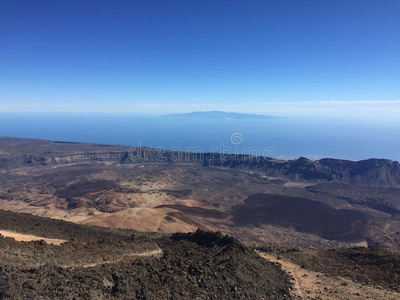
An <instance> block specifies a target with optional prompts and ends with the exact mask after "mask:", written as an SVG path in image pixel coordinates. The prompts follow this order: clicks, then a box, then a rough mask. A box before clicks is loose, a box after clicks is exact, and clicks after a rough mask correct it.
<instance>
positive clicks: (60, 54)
mask: <svg viewBox="0 0 400 300" xmlns="http://www.w3.org/2000/svg"><path fill="white" fill-rule="evenodd" d="M210 109H221V110H230V111H243V112H259V113H270V114H278V115H299V114H300V115H312V114H316V113H317V114H319V115H332V114H335V115H338V116H340V115H345V116H349V117H351V116H352V115H358V116H359V115H365V116H379V117H380V118H381V117H385V116H389V115H390V116H392V117H396V116H397V114H398V113H400V1H399V0H385V1H376V0H335V1H331V0H313V1H310V0H302V1H298V0H292V1H285V0H283V1H282V0H279V1H278V0H277V1H266V0H263V1H251V0H248V1H247V0H246V1H244V0H240V1H239V0H230V1H228V0H193V1H192V0H167V1H166V0H163V1H161V0H160V1H153V0H143V1H111V0H107V1H102V0H95V1H94V0H93V1H73V0H69V1H50V0H48V1H44V0H35V1H23V0H20V1H15V0H0V112H11V111H71V112H77V111H85V112H89V111H94V112H137V113H163V112H168V113H169V112H180V111H182V112H183V111H193V110H210Z"/></svg>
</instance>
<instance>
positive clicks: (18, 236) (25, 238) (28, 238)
mask: <svg viewBox="0 0 400 300" xmlns="http://www.w3.org/2000/svg"><path fill="white" fill-rule="evenodd" d="M0 234H1V235H3V236H5V237H10V238H13V239H14V240H16V241H18V242H32V241H45V242H46V243H47V244H53V245H56V246H59V245H61V244H63V243H65V242H66V240H59V239H49V238H45V237H40V236H35V235H30V234H23V233H18V232H14V231H8V230H0Z"/></svg>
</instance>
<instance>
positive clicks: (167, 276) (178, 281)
mask: <svg viewBox="0 0 400 300" xmlns="http://www.w3.org/2000/svg"><path fill="white" fill-rule="evenodd" d="M0 212H1V211H0ZM2 213H3V216H4V217H5V216H6V215H7V212H4V211H3V212H2ZM6 219H7V220H10V224H8V223H5V224H6V225H7V224H8V227H7V229H11V228H12V229H14V228H15V230H17V229H18V228H17V225H18V224H19V226H20V228H25V232H27V233H35V234H38V233H40V232H42V233H43V232H45V229H46V228H51V231H50V233H49V234H48V235H49V236H50V235H51V236H53V237H67V236H70V237H71V236H73V238H71V240H70V241H68V242H67V243H64V244H62V245H61V246H54V245H47V244H46V243H44V242H42V241H40V242H29V243H26V242H25V243H24V242H16V241H15V240H13V239H10V238H1V237H0V262H1V263H0V264H1V265H0V295H1V297H2V298H3V299H182V300H183V299H192V298H193V299H272V300H274V299H276V300H278V299H291V297H290V294H289V290H290V289H291V287H292V285H291V283H290V280H289V277H288V276H287V274H286V273H284V272H283V271H282V270H281V269H280V268H279V267H278V266H277V265H276V264H273V263H270V262H268V261H266V260H264V259H262V258H261V257H260V256H258V255H257V254H256V253H255V252H254V251H253V250H252V249H250V248H247V247H246V246H244V245H242V244H241V243H240V242H239V241H237V240H236V239H234V238H232V237H229V236H223V235H222V234H221V233H212V232H205V231H200V230H199V231H197V232H196V233H189V234H175V235H172V236H171V237H152V236H151V235H150V234H147V235H146V234H141V236H139V237H137V236H136V235H135V236H132V235H131V236H129V235H127V234H126V233H127V232H124V231H123V232H121V233H118V231H110V230H107V229H102V228H92V227H85V226H80V225H76V224H70V226H69V225H68V223H67V222H62V221H58V220H50V219H43V220H41V219H42V218H39V217H33V216H32V217H31V218H29V215H25V214H18V213H10V217H9V218H7V217H6ZM0 220H1V219H0ZM0 225H1V223H0ZM41 227H44V228H41ZM0 228H1V227H0ZM79 229H81V230H79ZM58 230H59V231H60V232H58ZM66 231H67V232H68V231H70V233H67V232H66ZM91 233H92V234H91ZM152 245H155V246H156V247H157V249H158V250H160V249H161V250H162V252H161V254H160V255H158V256H147V257H145V256H136V257H135V256H132V255H129V254H130V253H131V252H132V251H133V252H134V253H135V252H137V251H138V250H140V251H142V253H146V252H148V251H154V249H155V248H154V246H152ZM143 251H145V252H143ZM71 262H73V265H67V266H65V265H64V264H66V263H67V264H68V263H71ZM88 262H89V264H88ZM4 270H7V272H5V271H4ZM10 279H11V280H10ZM1 297H0V299H1Z"/></svg>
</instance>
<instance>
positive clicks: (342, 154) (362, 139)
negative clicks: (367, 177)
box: [0, 113, 400, 160]
mask: <svg viewBox="0 0 400 300" xmlns="http://www.w3.org/2000/svg"><path fill="white" fill-rule="evenodd" d="M0 136H14V137H24V138H40V139H48V140H57V141H73V142H87V143H101V144H119V145H127V146H138V145H140V146H149V147H161V148H165V149H175V150H183V151H185V150H188V151H204V152H210V151H212V152H217V151H218V152H229V153H248V154H255V155H256V154H260V155H268V156H272V157H277V158H285V159H291V158H298V157H300V156H305V157H308V158H311V159H320V158H325V157H330V158H342V159H350V160H360V159H367V158H387V159H392V160H400V124H399V123H389V122H388V123H379V122H367V121H352V120H318V119H313V120H309V119H301V118H272V119H268V120H231V119H212V118H211V119H209V118H189V117H162V116H137V115H128V114H118V115H116V114H114V115H112V114H109V115H101V114H50V113H46V114H39V113H31V114H28V113H25V114H20V113H8V114H4V113H3V114H0Z"/></svg>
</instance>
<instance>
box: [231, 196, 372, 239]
mask: <svg viewBox="0 0 400 300" xmlns="http://www.w3.org/2000/svg"><path fill="white" fill-rule="evenodd" d="M232 215H233V218H232V220H233V222H234V223H235V225H237V226H244V225H249V224H253V225H255V226H259V225H260V224H263V223H264V224H272V225H275V226H283V227H294V228H295V229H296V230H298V231H301V232H308V233H314V234H317V235H319V236H321V237H323V238H325V239H329V240H341V241H347V242H360V241H362V240H364V239H365V238H364V235H363V234H364V230H365V222H366V221H367V215H365V214H363V213H361V212H358V211H354V210H346V209H334V208H332V207H330V206H328V205H326V204H323V203H321V202H317V201H313V200H310V199H306V198H299V197H290V196H285V195H271V194H254V195H251V196H250V197H248V198H247V199H246V200H245V204H240V205H237V206H235V207H233V212H232Z"/></svg>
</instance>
